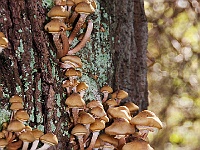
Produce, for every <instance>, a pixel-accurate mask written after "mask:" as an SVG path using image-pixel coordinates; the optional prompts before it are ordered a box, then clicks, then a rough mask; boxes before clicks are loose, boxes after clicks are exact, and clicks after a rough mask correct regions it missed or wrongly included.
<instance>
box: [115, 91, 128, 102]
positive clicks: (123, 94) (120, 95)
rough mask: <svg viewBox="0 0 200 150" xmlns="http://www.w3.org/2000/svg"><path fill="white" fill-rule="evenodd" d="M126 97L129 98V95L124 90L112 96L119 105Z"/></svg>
mask: <svg viewBox="0 0 200 150" xmlns="http://www.w3.org/2000/svg"><path fill="white" fill-rule="evenodd" d="M126 97H128V93H127V92H126V91H124V90H117V91H115V92H114V93H113V94H112V98H114V99H116V101H117V103H118V104H120V102H121V100H122V99H124V98H126Z"/></svg>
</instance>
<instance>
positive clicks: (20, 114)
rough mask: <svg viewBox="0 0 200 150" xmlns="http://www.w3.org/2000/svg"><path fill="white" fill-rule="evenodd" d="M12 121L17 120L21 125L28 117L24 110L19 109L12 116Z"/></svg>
mask: <svg viewBox="0 0 200 150" xmlns="http://www.w3.org/2000/svg"><path fill="white" fill-rule="evenodd" d="M14 119H16V120H19V121H21V122H22V123H23V122H25V121H28V119H29V115H28V113H27V112H26V111H25V110H23V109H20V110H17V111H16V113H15V115H14Z"/></svg>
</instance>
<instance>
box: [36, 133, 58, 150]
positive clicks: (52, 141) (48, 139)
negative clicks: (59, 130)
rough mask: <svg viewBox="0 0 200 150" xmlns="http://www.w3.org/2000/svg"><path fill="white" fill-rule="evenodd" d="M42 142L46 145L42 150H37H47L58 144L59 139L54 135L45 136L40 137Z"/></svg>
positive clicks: (47, 134) (39, 149)
mask: <svg viewBox="0 0 200 150" xmlns="http://www.w3.org/2000/svg"><path fill="white" fill-rule="evenodd" d="M40 141H41V142H42V143H44V144H43V146H42V147H41V148H38V149H37V150H47V149H48V148H49V147H51V146H53V145H57V144H58V139H57V137H56V135H55V134H53V133H46V134H44V135H43V136H41V137H40Z"/></svg>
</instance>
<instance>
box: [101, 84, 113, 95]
mask: <svg viewBox="0 0 200 150" xmlns="http://www.w3.org/2000/svg"><path fill="white" fill-rule="evenodd" d="M100 91H101V93H104V92H107V93H112V92H113V89H112V88H111V87H110V86H109V85H104V86H103V87H102V88H101V89H100Z"/></svg>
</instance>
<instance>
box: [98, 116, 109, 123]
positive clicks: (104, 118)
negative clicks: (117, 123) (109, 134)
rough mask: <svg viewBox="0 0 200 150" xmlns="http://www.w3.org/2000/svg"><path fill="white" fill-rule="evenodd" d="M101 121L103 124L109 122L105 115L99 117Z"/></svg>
mask: <svg viewBox="0 0 200 150" xmlns="http://www.w3.org/2000/svg"><path fill="white" fill-rule="evenodd" d="M100 119H101V120H104V121H105V122H109V118H108V116H107V115H105V116H103V117H100Z"/></svg>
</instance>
